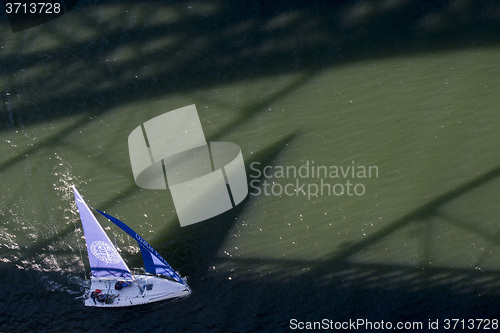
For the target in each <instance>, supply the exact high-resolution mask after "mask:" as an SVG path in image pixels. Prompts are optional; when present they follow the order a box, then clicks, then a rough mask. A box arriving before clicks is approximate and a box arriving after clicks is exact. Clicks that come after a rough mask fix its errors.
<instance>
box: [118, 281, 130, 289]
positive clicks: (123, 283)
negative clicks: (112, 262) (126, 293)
mask: <svg viewBox="0 0 500 333" xmlns="http://www.w3.org/2000/svg"><path fill="white" fill-rule="evenodd" d="M131 285H132V284H131V283H130V282H125V281H118V282H116V283H115V289H116V290H122V289H123V288H125V287H129V286H131Z"/></svg>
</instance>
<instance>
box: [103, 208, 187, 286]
mask: <svg viewBox="0 0 500 333" xmlns="http://www.w3.org/2000/svg"><path fill="white" fill-rule="evenodd" d="M94 209H95V208H94ZM95 210H96V211H98V212H99V213H100V214H101V215H102V216H104V217H106V218H107V219H109V220H110V221H111V222H113V223H114V224H116V225H117V226H118V227H120V228H121V229H122V230H123V231H125V232H126V233H127V234H129V235H130V236H131V237H132V238H134V239H135V240H136V241H137V244H139V248H140V249H141V254H142V259H143V260H144V269H145V270H146V272H148V273H151V274H163V275H167V276H169V277H170V278H172V279H174V280H176V281H177V282H179V283H182V284H184V281H182V279H181V277H180V276H179V275H178V274H177V273H176V272H175V271H174V270H173V269H172V267H170V265H169V264H168V263H167V261H166V260H165V259H163V257H162V256H161V255H160V254H159V253H158V252H157V251H156V250H155V249H154V248H153V247H152V246H151V245H149V243H148V242H146V241H145V240H144V239H143V238H142V237H141V236H139V234H138V233H136V232H135V231H134V230H132V228H130V227H129V226H128V225H126V224H125V223H123V222H122V221H120V220H119V219H117V218H116V217H114V216H111V215H109V214H106V213H104V212H101V211H100V210H98V209H95Z"/></svg>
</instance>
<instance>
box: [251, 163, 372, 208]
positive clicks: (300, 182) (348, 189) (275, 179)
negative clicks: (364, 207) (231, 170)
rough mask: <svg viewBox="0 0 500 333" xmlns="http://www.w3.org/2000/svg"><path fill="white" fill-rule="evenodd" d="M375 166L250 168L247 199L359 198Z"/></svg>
mask: <svg viewBox="0 0 500 333" xmlns="http://www.w3.org/2000/svg"><path fill="white" fill-rule="evenodd" d="M378 176H379V170H378V166H375V165H360V164H356V163H355V161H351V163H350V164H349V165H320V164H316V163H315V162H314V160H311V161H309V160H307V161H305V162H304V163H303V164H301V165H299V166H296V165H263V164H262V163H260V162H252V163H251V164H250V175H249V177H250V182H249V187H250V195H252V196H259V195H265V196H289V197H290V196H305V197H307V200H311V199H312V198H317V197H322V196H336V197H340V196H357V197H359V196H362V195H364V194H365V193H366V191H367V189H366V184H365V183H364V181H366V180H367V179H371V178H378Z"/></svg>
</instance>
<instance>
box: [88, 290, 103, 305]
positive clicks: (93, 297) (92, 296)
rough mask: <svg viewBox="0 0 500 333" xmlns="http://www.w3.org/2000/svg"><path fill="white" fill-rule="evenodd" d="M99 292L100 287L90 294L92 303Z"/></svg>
mask: <svg viewBox="0 0 500 333" xmlns="http://www.w3.org/2000/svg"><path fill="white" fill-rule="evenodd" d="M100 294H101V289H96V290H94V291H93V292H92V293H91V294H90V298H92V300H93V301H94V304H97V303H96V302H95V300H96V298H97V297H98V296H99V295H100Z"/></svg>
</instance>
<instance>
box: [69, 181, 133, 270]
mask: <svg viewBox="0 0 500 333" xmlns="http://www.w3.org/2000/svg"><path fill="white" fill-rule="evenodd" d="M73 191H74V192H75V201H76V205H77V206H78V212H79V213H80V219H81V220H82V225H83V233H84V234H85V241H86V243H87V251H88V255H89V261H90V269H91V271H92V276H94V277H121V278H124V279H128V280H132V279H133V277H132V274H131V273H130V269H129V268H128V267H127V264H126V263H125V261H123V258H122V257H121V256H120V254H119V253H118V251H117V250H116V249H115V247H114V246H113V243H111V240H110V239H109V237H108V235H107V234H106V232H105V231H104V229H103V228H102V227H101V225H100V224H99V222H98V221H97V219H96V218H95V216H94V214H92V212H91V210H90V208H89V206H87V204H86V203H85V201H84V200H83V199H82V197H81V196H80V193H78V191H77V189H76V188H75V187H74V186H73Z"/></svg>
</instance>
